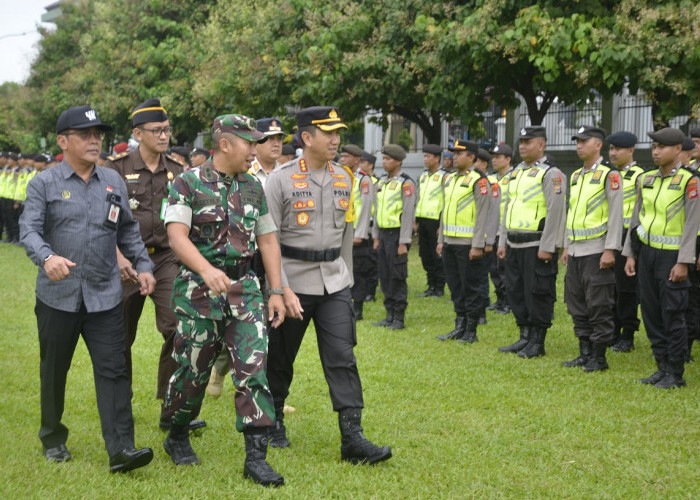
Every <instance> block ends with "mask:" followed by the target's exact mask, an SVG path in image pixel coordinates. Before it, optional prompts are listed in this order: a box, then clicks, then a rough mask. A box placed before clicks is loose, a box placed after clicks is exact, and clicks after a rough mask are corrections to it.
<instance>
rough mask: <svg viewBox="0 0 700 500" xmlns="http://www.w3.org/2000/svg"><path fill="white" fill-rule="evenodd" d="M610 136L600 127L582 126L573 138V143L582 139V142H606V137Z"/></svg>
mask: <svg viewBox="0 0 700 500" xmlns="http://www.w3.org/2000/svg"><path fill="white" fill-rule="evenodd" d="M607 135H608V132H607V130H605V129H604V128H600V127H593V126H591V125H581V126H580V127H579V128H578V130H577V131H576V133H575V134H574V135H573V136H572V137H571V140H572V141H575V140H577V139H580V140H582V141H587V140H588V139H592V138H594V137H595V138H596V139H600V140H601V141H605V137H606V136H607Z"/></svg>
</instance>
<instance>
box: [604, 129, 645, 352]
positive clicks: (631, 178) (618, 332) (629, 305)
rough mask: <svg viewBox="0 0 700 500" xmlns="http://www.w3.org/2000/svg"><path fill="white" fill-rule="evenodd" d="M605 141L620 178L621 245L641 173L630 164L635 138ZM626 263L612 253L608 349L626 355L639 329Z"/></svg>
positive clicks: (633, 280)
mask: <svg viewBox="0 0 700 500" xmlns="http://www.w3.org/2000/svg"><path fill="white" fill-rule="evenodd" d="M606 140H607V141H608V143H609V144H610V149H609V156H610V163H612V164H613V165H615V167H617V169H618V170H619V171H620V177H621V179H622V227H623V229H622V242H624V241H625V239H626V238H627V232H628V231H629V227H630V218H631V217H632V211H633V210H634V202H635V198H636V193H637V178H638V177H639V175H640V174H642V173H644V169H643V168H642V167H640V166H639V165H637V164H636V162H635V161H634V147H635V145H636V144H637V136H636V135H634V134H633V133H631V132H626V131H620V132H616V133H614V134H612V135H609V136H608V137H607V138H606ZM626 262H627V258H626V257H624V256H623V255H622V253H621V252H616V253H615V337H616V339H617V341H616V342H615V345H613V346H612V347H611V349H612V350H613V351H616V352H630V351H631V350H632V349H634V332H636V331H637V330H639V318H638V317H637V309H639V297H638V296H637V277H636V276H627V274H626V273H625V263H626Z"/></svg>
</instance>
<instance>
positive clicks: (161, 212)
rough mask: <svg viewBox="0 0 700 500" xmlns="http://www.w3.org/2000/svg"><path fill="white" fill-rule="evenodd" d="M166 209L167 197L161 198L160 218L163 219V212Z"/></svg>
mask: <svg viewBox="0 0 700 500" xmlns="http://www.w3.org/2000/svg"><path fill="white" fill-rule="evenodd" d="M167 211H168V199H167V198H163V202H162V203H161V204H160V220H165V212H167Z"/></svg>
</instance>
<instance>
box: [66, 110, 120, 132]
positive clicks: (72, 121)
mask: <svg viewBox="0 0 700 500" xmlns="http://www.w3.org/2000/svg"><path fill="white" fill-rule="evenodd" d="M91 127H96V128H98V129H100V130H102V131H105V132H109V131H110V130H112V127H110V126H109V125H107V124H105V123H102V121H100V117H99V116H97V111H95V110H94V109H92V107H90V106H76V107H74V108H69V109H67V110H65V111H64V112H63V113H61V116H59V117H58V121H57V122H56V134H60V133H61V132H63V131H64V130H69V129H75V130H79V129H84V128H91Z"/></svg>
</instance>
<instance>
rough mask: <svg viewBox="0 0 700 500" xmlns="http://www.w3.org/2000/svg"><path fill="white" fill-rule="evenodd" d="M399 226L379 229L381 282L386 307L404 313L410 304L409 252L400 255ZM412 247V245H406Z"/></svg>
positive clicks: (388, 309)
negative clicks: (408, 280)
mask: <svg viewBox="0 0 700 500" xmlns="http://www.w3.org/2000/svg"><path fill="white" fill-rule="evenodd" d="M399 231H400V229H399V228H395V229H380V230H379V248H378V250H377V251H378V253H379V255H378V257H379V258H378V261H379V284H380V285H381V287H382V293H383V294H384V309H386V310H387V311H393V312H394V314H396V313H398V314H399V315H401V314H403V313H404V312H405V311H406V307H407V306H408V284H407V282H406V280H407V278H408V254H406V255H404V256H403V257H399V255H398V251H399ZM406 247H407V248H408V249H410V247H411V245H406Z"/></svg>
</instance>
